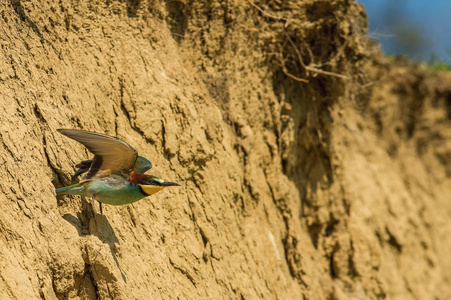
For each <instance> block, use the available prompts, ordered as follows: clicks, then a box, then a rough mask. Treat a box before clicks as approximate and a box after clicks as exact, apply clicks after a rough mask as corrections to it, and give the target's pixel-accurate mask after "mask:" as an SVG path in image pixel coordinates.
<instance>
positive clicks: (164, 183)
mask: <svg viewBox="0 0 451 300" xmlns="http://www.w3.org/2000/svg"><path fill="white" fill-rule="evenodd" d="M160 185H161V186H180V184H178V183H175V182H169V181H165V182H162V183H161V184H160Z"/></svg>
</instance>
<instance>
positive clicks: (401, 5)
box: [359, 0, 451, 64]
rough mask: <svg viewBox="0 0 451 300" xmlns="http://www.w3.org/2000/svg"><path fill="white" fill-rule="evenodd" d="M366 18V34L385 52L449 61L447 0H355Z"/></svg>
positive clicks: (450, 35) (450, 42)
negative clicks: (366, 14)
mask: <svg viewBox="0 0 451 300" xmlns="http://www.w3.org/2000/svg"><path fill="white" fill-rule="evenodd" d="M359 2H361V3H363V4H364V5H365V8H366V10H367V13H368V18H369V22H370V30H369V36H371V37H373V38H375V39H377V40H378V41H379V42H380V43H381V45H382V50H383V51H384V52H385V53H387V54H393V55H400V54H403V55H406V56H409V57H411V58H412V59H414V60H418V61H428V60H430V59H431V57H436V58H438V59H440V60H442V61H444V62H447V63H448V64H451V0H432V1H428V0H359Z"/></svg>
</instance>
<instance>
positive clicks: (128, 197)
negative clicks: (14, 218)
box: [56, 129, 179, 213]
mask: <svg viewBox="0 0 451 300" xmlns="http://www.w3.org/2000/svg"><path fill="white" fill-rule="evenodd" d="M58 132H60V133H61V134H63V135H65V136H67V137H69V138H71V139H73V140H76V141H77V142H79V143H81V144H82V145H84V146H85V147H86V148H87V149H88V150H89V152H91V153H92V154H94V158H93V159H91V160H84V161H82V162H80V163H79V164H77V165H76V167H77V168H79V169H78V170H77V171H76V172H75V174H74V175H73V176H72V178H76V177H78V176H80V175H81V174H84V173H86V174H85V175H84V176H83V178H82V180H81V181H80V182H79V183H76V184H73V185H69V186H65V187H62V188H59V189H56V194H57V195H66V194H69V195H80V196H87V197H91V200H92V207H93V208H94V203H95V200H97V201H99V202H100V213H102V203H105V204H111V205H124V204H129V203H133V202H136V201H138V200H141V199H142V198H144V197H147V196H150V195H153V194H155V193H157V192H159V191H161V190H162V189H164V188H165V187H168V186H179V184H177V183H174V182H168V181H164V180H162V179H160V178H157V177H154V176H151V175H148V174H144V173H145V172H146V171H148V170H150V169H151V168H152V163H151V162H150V161H149V160H148V159H147V158H144V157H142V156H138V152H137V151H136V150H135V148H133V146H131V145H130V144H128V143H126V142H124V141H123V140H121V139H119V138H116V137H113V136H109V135H106V134H102V133H96V132H90V131H84V130H76V129H58ZM94 211H95V208H94Z"/></svg>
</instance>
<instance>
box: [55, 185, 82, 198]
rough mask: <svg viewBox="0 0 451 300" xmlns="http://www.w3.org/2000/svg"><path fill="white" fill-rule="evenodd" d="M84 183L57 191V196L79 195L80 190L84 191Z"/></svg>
mask: <svg viewBox="0 0 451 300" xmlns="http://www.w3.org/2000/svg"><path fill="white" fill-rule="evenodd" d="M83 184H84V182H80V183H76V184H73V185H68V186H65V187H62V188H59V189H56V190H55V192H56V194H57V195H65V194H79V193H78V191H79V190H80V188H82V189H83Z"/></svg>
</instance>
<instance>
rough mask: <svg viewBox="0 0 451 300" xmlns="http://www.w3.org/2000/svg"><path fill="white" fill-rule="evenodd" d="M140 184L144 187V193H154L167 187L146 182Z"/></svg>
mask: <svg viewBox="0 0 451 300" xmlns="http://www.w3.org/2000/svg"><path fill="white" fill-rule="evenodd" d="M139 186H140V187H141V188H142V189H143V191H144V193H146V194H147V195H153V194H155V193H157V192H159V191H161V190H162V189H164V188H165V187H164V186H153V185H144V184H140V185H139Z"/></svg>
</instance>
